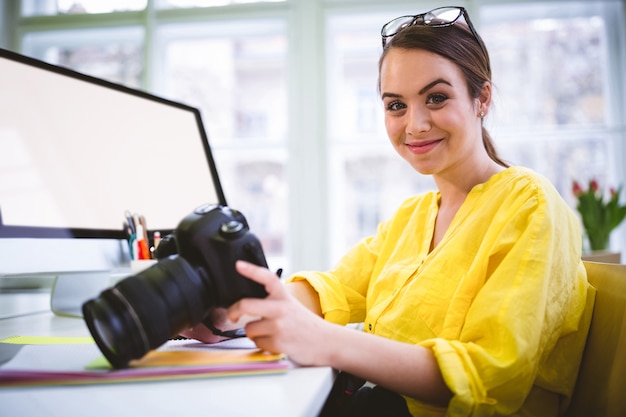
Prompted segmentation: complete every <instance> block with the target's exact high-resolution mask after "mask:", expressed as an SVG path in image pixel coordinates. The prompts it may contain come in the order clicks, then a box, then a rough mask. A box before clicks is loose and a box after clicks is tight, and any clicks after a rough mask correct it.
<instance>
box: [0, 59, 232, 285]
mask: <svg viewBox="0 0 626 417" xmlns="http://www.w3.org/2000/svg"><path fill="white" fill-rule="evenodd" d="M206 203H215V204H223V205H225V204H226V199H225V197H224V193H223V190H222V188H221V185H220V181H219V177H218V173H217V169H216V166H215V163H214V160H213V157H212V154H211V149H210V146H209V142H208V139H207V134H206V132H205V129H204V126H203V124H202V120H201V116H200V112H199V110H198V109H196V108H194V107H191V106H188V105H185V104H182V103H177V102H174V101H171V100H167V99H164V98H160V97H157V96H154V95H151V94H148V93H146V92H142V91H139V90H135V89H131V88H127V87H124V86H121V85H118V84H115V83H111V82H107V81H104V80H101V79H98V78H94V77H91V76H87V75H84V74H80V73H77V72H74V71H72V70H69V69H66V68H61V67H58V66H54V65H50V64H47V63H44V62H42V61H39V60H36V59H32V58H29V57H26V56H23V55H20V54H17V53H14V52H11V51H7V50H3V49H0V289H1V288H5V289H6V288H9V287H11V288H13V287H22V286H23V287H28V286H33V285H34V286H36V285H38V284H37V283H38V282H40V281H41V280H40V278H41V277H54V276H55V275H58V274H63V273H70V274H74V275H81V274H83V273H84V275H85V276H86V277H87V276H88V275H89V273H88V271H107V270H116V269H118V268H124V267H125V266H128V264H129V251H128V245H127V242H126V230H125V229H124V221H125V212H126V211H130V212H131V213H139V214H141V215H143V216H144V217H145V219H146V222H147V228H148V229H149V231H150V233H152V232H153V231H159V232H161V233H162V234H166V233H169V232H170V231H172V230H173V229H175V228H176V226H177V224H178V223H179V221H180V220H181V219H182V218H183V217H184V216H186V215H187V214H189V213H190V212H191V211H193V210H194V209H195V208H196V207H198V206H200V205H203V204H206Z"/></svg>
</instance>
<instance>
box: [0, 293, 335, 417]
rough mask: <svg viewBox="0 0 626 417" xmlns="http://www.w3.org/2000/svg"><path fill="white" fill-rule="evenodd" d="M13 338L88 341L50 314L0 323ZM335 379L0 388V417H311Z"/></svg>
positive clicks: (304, 375)
mask: <svg viewBox="0 0 626 417" xmlns="http://www.w3.org/2000/svg"><path fill="white" fill-rule="evenodd" d="M12 296H13V294H11V295H9V294H0V303H3V304H4V303H8V302H11V301H10V300H11V298H12ZM20 302H23V301H20ZM37 309H38V308H35V310H37ZM16 335H20V336H89V332H88V330H87V327H86V325H85V323H84V321H83V320H82V319H75V318H66V317H59V316H55V315H54V314H52V313H51V312H43V313H42V312H39V313H32V314H28V315H22V316H15V317H9V318H4V319H0V339H4V338H6V337H9V336H16ZM333 378H334V374H333V371H332V369H330V368H324V367H320V368H296V369H293V370H290V371H288V372H287V373H286V374H279V375H262V376H237V377H228V378H216V379H210V378H209V379H199V380H188V381H172V382H147V383H128V384H111V385H91V386H76V387H44V388H9V389H6V388H0V415H1V416H7V417H9V416H10V417H18V416H25V417H31V416H47V417H53V416H59V417H71V416H89V417H99V416H107V417H123V416H133V417H138V416H150V417H154V416H167V417H172V416H181V415H182V416H189V417H191V416H219V417H231V416H232V417H235V416H237V417H239V416H255V417H256V416H272V417H280V416H284V417H298V416H308V417H314V416H317V414H318V413H319V411H320V410H321V407H322V405H323V404H324V400H325V399H326V396H327V395H328V392H329V391H330V388H331V386H332V383H333Z"/></svg>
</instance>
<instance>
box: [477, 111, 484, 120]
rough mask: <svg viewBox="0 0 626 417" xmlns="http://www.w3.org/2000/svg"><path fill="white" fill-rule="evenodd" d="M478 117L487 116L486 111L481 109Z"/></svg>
mask: <svg viewBox="0 0 626 417" xmlns="http://www.w3.org/2000/svg"><path fill="white" fill-rule="evenodd" d="M478 117H480V118H481V119H482V118H483V117H485V112H484V111H481V112H480V113H478Z"/></svg>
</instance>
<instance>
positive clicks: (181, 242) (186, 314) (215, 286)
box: [82, 204, 267, 368]
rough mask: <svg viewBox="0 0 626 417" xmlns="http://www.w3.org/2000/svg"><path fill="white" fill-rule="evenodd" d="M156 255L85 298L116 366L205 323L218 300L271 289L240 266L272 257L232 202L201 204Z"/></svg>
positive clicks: (87, 314)
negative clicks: (241, 262)
mask: <svg viewBox="0 0 626 417" xmlns="http://www.w3.org/2000/svg"><path fill="white" fill-rule="evenodd" d="M156 255H157V258H158V262H157V263H156V264H155V265H153V266H151V267H150V268H148V269H146V270H144V271H142V272H140V273H138V274H136V275H134V276H130V277H128V278H125V279H124V280H122V281H120V282H118V283H117V284H116V285H115V286H114V287H112V288H109V289H107V290H104V291H103V292H102V293H100V295H99V296H98V297H96V298H94V299H91V300H88V301H87V302H85V303H84V304H83V308H82V310H83V317H84V319H85V322H86V324H87V327H88V328H89V331H90V333H91V335H92V336H93V338H94V340H95V341H96V344H97V345H98V347H99V348H100V350H101V351H102V353H103V354H104V356H105V357H106V358H107V360H108V361H109V362H110V363H111V364H112V365H113V366H114V367H116V368H123V367H126V366H127V365H128V363H129V362H130V361H131V360H133V359H138V358H140V357H142V356H143V355H145V354H146V353H147V352H148V351H149V350H151V349H155V348H157V347H158V346H160V345H161V344H163V343H165V342H166V341H167V340H168V339H169V338H171V337H173V336H176V335H178V334H179V333H180V332H181V331H182V330H184V329H187V328H190V327H192V326H194V325H196V324H198V323H200V322H201V321H202V320H203V319H205V318H206V317H207V315H208V313H209V312H210V311H211V309H212V308H214V307H228V306H230V305H231V304H233V303H234V302H236V301H238V300H240V299H241V298H248V297H255V298H263V297H265V296H266V295H267V293H266V291H265V289H264V288H263V286H261V285H260V284H258V283H256V282H254V281H251V280H249V279H247V278H245V277H243V276H241V275H239V273H238V272H237V271H236V270H235V262H236V261H237V260H245V261H248V262H251V263H254V264H257V265H260V266H264V267H267V262H266V260H265V255H264V254H263V249H262V247H261V244H260V242H259V241H258V239H257V238H256V236H254V235H253V234H252V233H250V231H249V227H248V223H247V221H246V219H245V217H244V216H243V214H242V213H241V212H239V211H237V210H233V209H231V208H229V207H226V206H220V205H213V204H207V205H204V206H201V207H199V208H197V209H196V210H194V211H193V212H192V213H191V214H189V215H188V216H186V217H185V218H184V219H183V220H182V221H181V222H180V223H179V225H178V227H177V228H176V230H175V231H174V234H173V235H170V236H168V237H167V238H165V239H163V241H162V243H161V245H159V248H158V250H157V253H156Z"/></svg>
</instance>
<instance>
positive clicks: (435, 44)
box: [378, 22, 509, 167]
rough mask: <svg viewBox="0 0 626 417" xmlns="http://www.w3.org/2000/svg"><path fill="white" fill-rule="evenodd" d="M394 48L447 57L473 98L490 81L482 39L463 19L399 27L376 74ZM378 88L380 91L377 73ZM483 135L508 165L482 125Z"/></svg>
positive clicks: (489, 151) (492, 155)
mask: <svg viewBox="0 0 626 417" xmlns="http://www.w3.org/2000/svg"><path fill="white" fill-rule="evenodd" d="M477 41H478V42H480V44H479V43H478V42H477ZM481 45H482V49H481ZM394 48H401V49H423V50H426V51H429V52H433V53H435V54H437V55H441V56H443V57H444V58H446V59H449V60H450V61H452V62H453V63H455V64H456V65H458V67H459V68H460V69H461V72H462V73H463V76H464V77H465V81H466V83H467V89H468V92H469V95H470V97H472V98H478V96H479V95H480V91H481V89H482V87H483V85H484V84H485V83H486V82H489V83H491V64H490V61H489V55H488V54H487V48H486V47H485V45H484V43H483V41H482V39H480V38H478V39H477V38H475V37H474V35H473V34H472V32H471V31H470V30H469V28H468V27H467V25H465V24H464V23H461V22H456V23H455V24H454V25H451V26H446V27H431V26H421V25H414V26H409V27H407V28H404V29H402V30H400V31H399V32H398V33H397V34H396V35H394V36H393V37H392V38H390V39H388V40H387V44H386V45H385V47H384V48H383V52H382V54H381V56H380V59H379V61H378V73H379V74H380V71H381V68H382V64H383V61H384V60H385V57H386V56H387V54H388V53H389V51H390V50H391V49H394ZM483 50H484V51H485V52H483ZM378 89H379V91H380V76H379V80H378ZM482 136H483V145H484V146H485V150H486V151H487V154H488V155H489V157H490V158H491V159H492V160H493V161H495V162H496V163H498V164H499V165H502V166H504V167H508V166H509V164H507V163H506V162H504V161H503V160H502V159H501V158H500V157H499V156H498V153H497V151H496V147H495V146H494V144H493V139H492V138H491V135H490V134H489V132H488V131H487V129H486V128H485V127H484V126H483V128H482Z"/></svg>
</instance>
